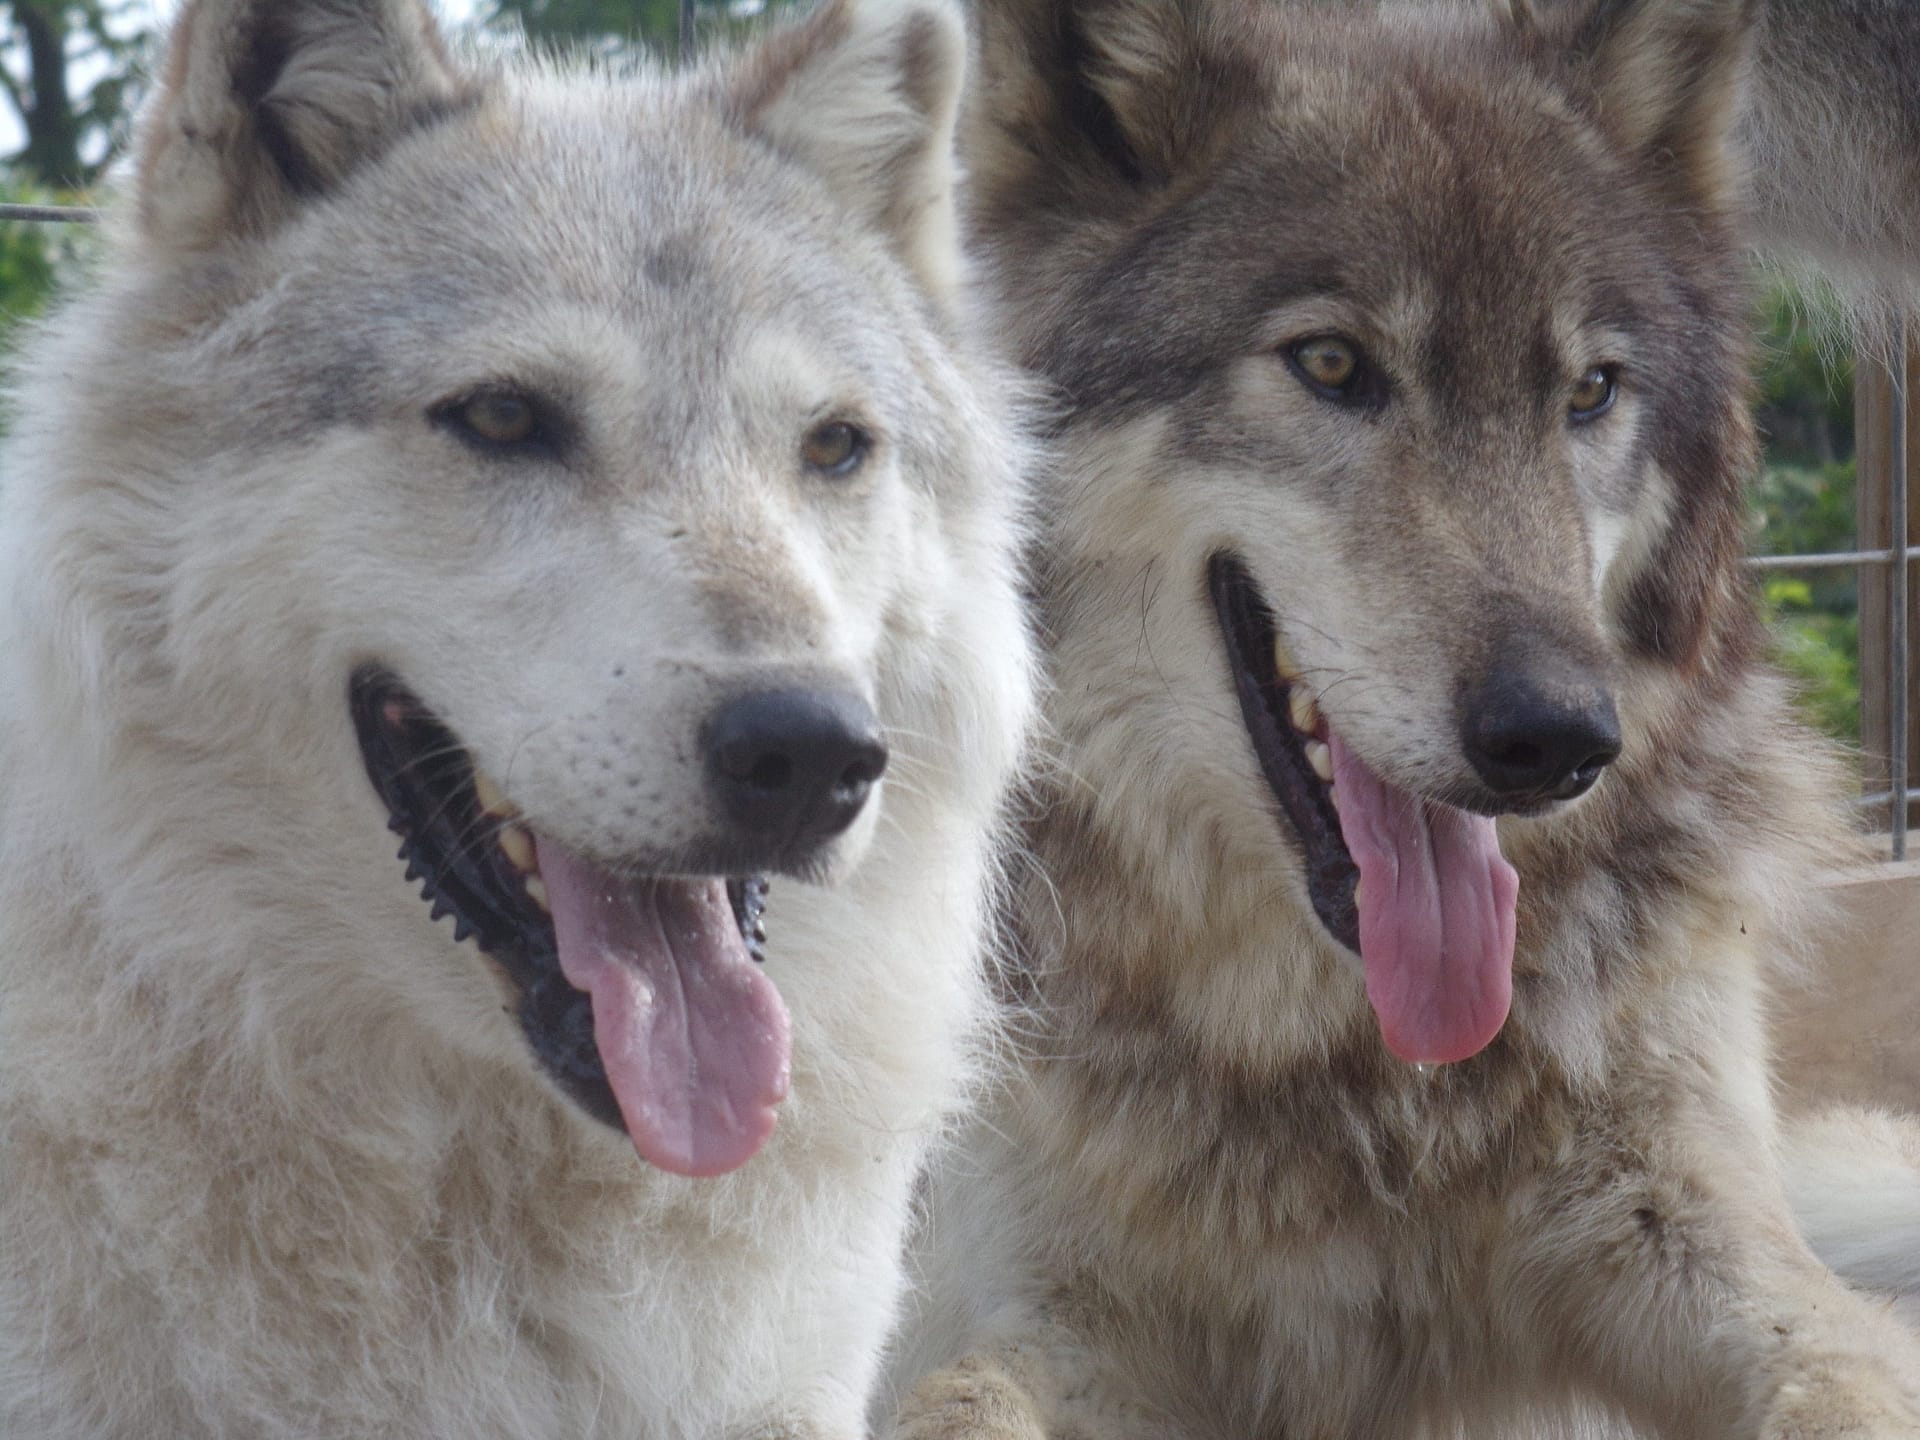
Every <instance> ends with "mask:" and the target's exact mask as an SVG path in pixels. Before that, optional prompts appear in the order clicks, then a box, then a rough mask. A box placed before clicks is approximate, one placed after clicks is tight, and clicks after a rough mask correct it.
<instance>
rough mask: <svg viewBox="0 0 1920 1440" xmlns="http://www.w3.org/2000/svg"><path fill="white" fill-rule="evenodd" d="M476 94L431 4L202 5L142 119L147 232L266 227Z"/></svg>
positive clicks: (181, 33)
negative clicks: (430, 9)
mask: <svg viewBox="0 0 1920 1440" xmlns="http://www.w3.org/2000/svg"><path fill="white" fill-rule="evenodd" d="M469 88H470V87H469V86H467V85H466V84H465V83H464V82H463V81H462V80H461V79H460V77H459V75H458V74H457V73H456V71H455V68H454V66H453V63H452V61H451V60H450V58H449V57H448V54H447V50H446V47H445V45H444V43H443V42H442V40H441V38H440V34H439V31H438V30H437V29H436V28H435V26H434V23H433V19H432V17H431V16H430V15H429V14H428V13H427V11H426V9H425V7H424V6H423V5H422V4H421V3H420V0H190V3H189V4H188V5H187V7H186V9H185V11H184V12H183V13H182V15H181V16H180V18H179V20H178V21H177V22H175V25H174V28H173V32H172V36H171V38H170V40H169V42H168V49H167V59H166V65H165V68H164V70H163V71H162V74H161V77H160V83H159V85H158V87H157V90H156V94H155V95H154V98H153V99H152V100H151V101H150V102H149V103H148V105H147V108H146V110H145V112H144V114H143V115H142V117H141V135H140V145H139V149H138V159H137V167H136V184H137V187H138V196H139V215H140V223H141V227H142V229H143V230H144V231H145V232H146V234H147V236H148V237H149V238H150V239H153V240H156V241H159V242H161V243H163V244H170V245H177V246H181V247H185V248H193V247H197V246H204V245H209V244H212V243H214V242H215V241H217V240H219V239H221V238H222V237H225V236H228V235H233V234H236V233H239V234H259V233H263V232H265V231H266V230H268V229H271V228H272V227H273V226H274V225H275V224H277V223H279V222H280V221H281V220H282V219H284V218H285V216H286V215H287V214H288V213H289V212H290V211H291V210H292V208H293V207H294V206H295V205H297V204H298V203H299V201H300V200H301V199H302V198H304V197H306V196H310V195H315V194H319V193H322V192H324V191H326V190H328V189H330V188H332V187H333V186H335V185H337V184H339V183H340V182H341V181H342V180H343V179H344V178H345V177H346V176H347V175H348V174H349V173H351V172H352V171H353V169H354V168H355V167H356V166H357V165H360V164H362V163H363V162H365V161H366V160H368V159H370V158H372V157H374V156H376V155H378V154H379V153H380V152H382V151H383V150H385V149H386V148H387V147H388V146H390V145H391V144H393V142H394V141H395V140H397V139H398V138H399V137H401V136H402V135H405V134H406V133H408V132H409V131H411V130H414V129H416V128H418V127H420V126H422V125H425V124H429V123H431V122H432V121H433V120H434V119H436V118H438V117H439V116H442V115H444V114H446V113H447V112H448V110H450V109H451V108H453V107H454V106H455V105H456V104H457V103H458V102H459V101H460V99H461V98H462V96H463V94H464V93H466V92H467V90H468V89H469Z"/></svg>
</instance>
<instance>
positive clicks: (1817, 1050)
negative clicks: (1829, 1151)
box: [1774, 860, 1920, 1113]
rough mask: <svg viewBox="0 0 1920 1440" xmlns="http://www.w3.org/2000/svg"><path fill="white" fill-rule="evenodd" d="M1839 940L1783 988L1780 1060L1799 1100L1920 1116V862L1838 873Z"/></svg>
mask: <svg viewBox="0 0 1920 1440" xmlns="http://www.w3.org/2000/svg"><path fill="white" fill-rule="evenodd" d="M1829 897H1830V898H1831V899H1832V900H1833V901H1834V908H1835V916H1834V923H1833V925H1832V926H1831V928H1830V930H1829V933H1830V934H1831V936H1832V939H1831V941H1830V943H1829V944H1828V945H1826V946H1825V947H1824V948H1823V950H1822V953H1821V954H1820V955H1819V957H1818V958H1817V961H1816V962H1815V964H1814V966H1813V968H1812V969H1811V971H1810V973H1809V974H1807V975H1806V976H1805V978H1804V979H1803V980H1800V981H1798V982H1795V983H1793V984H1790V985H1787V986H1784V987H1782V989H1781V991H1780V994H1779V1005H1778V1008H1777V1011H1776V1017H1775V1018H1776V1024H1775V1027H1774V1044H1775V1050H1776V1055H1777V1065H1778V1068H1779V1072H1780V1075H1781V1078H1782V1080H1783V1081H1784V1082H1785V1085H1786V1089H1787V1092H1788V1095H1789V1097H1790V1099H1792V1100H1793V1101H1796V1102H1800V1103H1818V1102H1825V1101H1846V1102H1849V1103H1854V1104H1867V1105H1888V1106H1893V1107H1896V1108H1899V1109H1904V1110H1911V1111H1914V1112H1916V1113H1920V861H1913V860H1909V861H1906V862H1904V863H1902V864H1898V865H1894V864H1886V863H1882V864H1879V865H1873V866H1869V867H1866V868H1864V869H1861V870H1858V871H1852V872H1849V873H1848V874H1846V875H1842V876H1839V877H1837V878H1836V879H1835V880H1834V881H1833V882H1831V885H1830V887H1829Z"/></svg>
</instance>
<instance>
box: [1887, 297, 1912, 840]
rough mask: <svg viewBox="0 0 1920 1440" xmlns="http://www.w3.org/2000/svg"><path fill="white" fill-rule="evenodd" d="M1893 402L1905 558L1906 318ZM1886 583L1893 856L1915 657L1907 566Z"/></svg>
mask: <svg viewBox="0 0 1920 1440" xmlns="http://www.w3.org/2000/svg"><path fill="white" fill-rule="evenodd" d="M1891 368H1892V370H1893V404H1892V406H1891V407H1890V408H1889V410H1888V412H1887V418H1888V426H1889V429H1890V430H1891V432H1892V433H1891V434H1890V435H1889V437H1888V442H1887V451H1888V456H1887V458H1888V461H1889V463H1890V465H1891V474H1890V475H1889V476H1888V480H1889V489H1890V493H1891V497H1892V503H1891V505H1890V507H1889V508H1890V510H1891V512H1892V513H1891V515H1890V516H1889V517H1888V518H1889V520H1890V521H1891V531H1890V533H1889V535H1888V537H1887V538H1888V542H1889V543H1888V546H1887V548H1888V549H1889V550H1891V551H1892V552H1893V553H1894V554H1895V555H1898V556H1900V557H1902V560H1903V561H1904V559H1905V557H1906V555H1907V538H1908V537H1907V333H1906V325H1905V323H1904V321H1903V322H1902V323H1901V324H1899V325H1897V326H1896V327H1895V333H1894V337H1893V360H1892V366H1891ZM1888 580H1889V583H1888V585H1887V608H1888V611H1889V613H1888V616H1887V782H1888V784H1887V788H1888V790H1889V791H1890V792H1891V793H1890V803H1889V806H1888V809H1889V811H1890V816H1889V818H1890V819H1891V820H1892V821H1893V858H1894V859H1895V860H1904V859H1906V858H1907V726H1908V724H1909V722H1910V721H1911V719H1912V717H1911V716H1910V715H1908V713H1907V686H1908V684H1909V683H1910V680H1909V677H1910V675H1911V673H1912V662H1913V657H1912V655H1910V654H1909V653H1908V646H1907V567H1906V565H1905V564H1904V563H1896V564H1895V565H1893V566H1891V567H1890V569H1889V572H1888Z"/></svg>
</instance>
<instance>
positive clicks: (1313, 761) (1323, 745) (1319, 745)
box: [1305, 740, 1333, 780]
mask: <svg viewBox="0 0 1920 1440" xmlns="http://www.w3.org/2000/svg"><path fill="white" fill-rule="evenodd" d="M1305 748H1306V752H1307V763H1308V764H1309V765H1311V766H1313V773H1314V774H1316V775H1318V776H1319V777H1320V778H1321V779H1322V780H1331V779H1333V751H1332V750H1330V749H1328V748H1327V742H1326V741H1324V740H1309V741H1307V743H1306V747H1305Z"/></svg>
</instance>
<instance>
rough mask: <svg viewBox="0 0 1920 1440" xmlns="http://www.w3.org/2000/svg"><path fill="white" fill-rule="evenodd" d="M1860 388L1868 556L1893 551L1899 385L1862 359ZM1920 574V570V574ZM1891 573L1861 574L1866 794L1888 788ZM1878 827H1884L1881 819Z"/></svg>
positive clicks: (1911, 701) (1918, 526)
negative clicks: (1891, 463)
mask: <svg viewBox="0 0 1920 1440" xmlns="http://www.w3.org/2000/svg"><path fill="white" fill-rule="evenodd" d="M1856 371H1857V373H1856V377H1855V381H1854V433H1855V437H1856V441H1855V454H1856V456H1857V457H1858V461H1859V481H1858V485H1857V488H1856V490H1855V495H1856V500H1855V506H1856V511H1857V514H1858V517H1859V531H1858V533H1859V544H1860V548H1861V549H1863V550H1874V549H1882V548H1885V547H1886V546H1887V545H1888V544H1889V543H1891V535H1892V526H1891V525H1890V524H1889V521H1890V519H1891V503H1890V502H1891V494H1890V492H1889V490H1888V488H1887V483H1886V475H1887V445H1888V440H1889V434H1888V431H1889V424H1888V414H1889V411H1890V409H1891V403H1892V397H1893V383H1892V380H1891V378H1890V377H1889V375H1888V374H1887V370H1886V367H1885V366H1883V365H1880V364H1877V363H1875V362H1873V361H1870V360H1867V359H1865V358H1864V357H1863V358H1862V360H1861V361H1860V364H1859V365H1858V366H1857V367H1856ZM1907 543H1908V544H1909V545H1920V337H1915V339H1914V341H1913V343H1912V344H1911V345H1910V346H1909V350H1908V357H1907ZM1916 568H1920V567H1916ZM1916 568H1910V569H1909V570H1908V572H1907V573H1908V576H1909V583H1908V588H1907V617H1908V618H1907V635H1908V637H1909V642H1910V643H1914V642H1915V641H1920V573H1916ZM1888 578H1889V577H1888V575H1887V571H1886V569H1885V567H1883V566H1878V565H1871V566H1865V567H1862V569H1861V571H1860V745H1861V749H1862V751H1863V752H1864V753H1863V754H1862V757H1861V760H1862V767H1861V768H1862V772H1863V773H1862V777H1861V778H1862V783H1863V785H1864V787H1865V792H1864V793H1867V794H1874V793H1877V792H1879V791H1882V790H1885V789H1886V788H1887V751H1888V742H1889V738H1890V737H1889V734H1888V725H1887V714H1888V707H1887V699H1888V693H1887V684H1888V671H1887V629H1888V619H1889V614H1888V611H1889V606H1888V596H1887V582H1888ZM1907 714H1908V716H1909V717H1911V719H1910V722H1909V725H1908V732H1907V783H1908V786H1909V788H1910V789H1914V788H1916V782H1917V781H1920V665H1911V666H1910V667H1909V671H1908V680H1907ZM1875 818H1876V823H1878V824H1885V823H1886V816H1885V813H1884V812H1882V813H1881V814H1880V815H1878V816H1877V817H1875ZM1908 823H1909V824H1910V825H1916V826H1920V796H1916V798H1915V800H1913V801H1911V802H1910V803H1909V805H1908Z"/></svg>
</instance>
